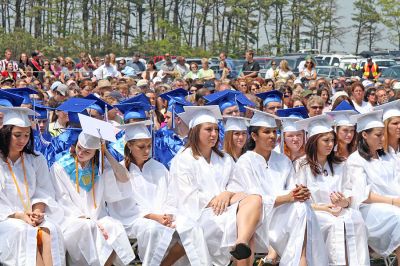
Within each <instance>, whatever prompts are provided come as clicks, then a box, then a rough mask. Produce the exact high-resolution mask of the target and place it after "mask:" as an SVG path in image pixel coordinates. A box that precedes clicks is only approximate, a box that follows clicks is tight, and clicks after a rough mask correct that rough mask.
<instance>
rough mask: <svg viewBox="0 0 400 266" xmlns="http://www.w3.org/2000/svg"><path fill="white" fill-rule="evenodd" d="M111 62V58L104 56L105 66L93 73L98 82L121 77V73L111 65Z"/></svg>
mask: <svg viewBox="0 0 400 266" xmlns="http://www.w3.org/2000/svg"><path fill="white" fill-rule="evenodd" d="M110 62H111V58H110V56H109V55H106V56H104V64H103V65H101V66H100V67H99V68H97V69H96V70H95V71H94V72H93V75H94V76H95V77H96V79H97V80H101V79H106V78H114V77H120V76H121V73H119V72H118V70H116V69H115V67H113V66H112V65H111V64H110Z"/></svg>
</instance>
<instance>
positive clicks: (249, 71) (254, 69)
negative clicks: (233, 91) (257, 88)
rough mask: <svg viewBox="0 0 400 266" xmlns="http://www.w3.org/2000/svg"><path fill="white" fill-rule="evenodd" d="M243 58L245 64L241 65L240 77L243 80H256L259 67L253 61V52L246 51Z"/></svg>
mask: <svg viewBox="0 0 400 266" xmlns="http://www.w3.org/2000/svg"><path fill="white" fill-rule="evenodd" d="M245 57H246V62H245V63H244V64H243V67H242V73H241V76H242V77H244V78H256V77H257V76H258V71H260V65H259V64H258V62H256V61H254V58H253V57H254V51H253V50H248V51H247V52H246V54H245Z"/></svg>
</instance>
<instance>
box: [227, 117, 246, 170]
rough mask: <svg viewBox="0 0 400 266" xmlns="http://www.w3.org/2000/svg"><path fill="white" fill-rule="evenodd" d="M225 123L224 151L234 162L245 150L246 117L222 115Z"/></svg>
mask: <svg viewBox="0 0 400 266" xmlns="http://www.w3.org/2000/svg"><path fill="white" fill-rule="evenodd" d="M223 117H224V120H225V123H224V129H225V138H224V145H223V147H224V152H226V153H227V154H229V155H230V156H231V157H232V159H233V160H234V161H235V162H236V161H237V160H238V159H239V157H240V156H241V155H243V153H244V152H245V150H246V147H245V146H246V142H247V127H248V124H249V120H250V119H248V118H245V117H240V116H223Z"/></svg>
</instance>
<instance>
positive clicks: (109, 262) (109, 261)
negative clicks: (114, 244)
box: [104, 251, 117, 266]
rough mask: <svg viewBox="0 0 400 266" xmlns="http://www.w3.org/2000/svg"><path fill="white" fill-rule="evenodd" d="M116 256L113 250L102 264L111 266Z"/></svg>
mask: <svg viewBox="0 0 400 266" xmlns="http://www.w3.org/2000/svg"><path fill="white" fill-rule="evenodd" d="M116 256H117V253H115V251H113V252H112V253H111V255H110V257H109V258H108V259H107V261H106V263H105V264H104V266H112V265H113V262H114V260H115V257H116Z"/></svg>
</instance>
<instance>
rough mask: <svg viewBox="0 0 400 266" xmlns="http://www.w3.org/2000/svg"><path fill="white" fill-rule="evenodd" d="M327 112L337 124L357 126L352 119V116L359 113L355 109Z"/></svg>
mask: <svg viewBox="0 0 400 266" xmlns="http://www.w3.org/2000/svg"><path fill="white" fill-rule="evenodd" d="M325 114H327V115H329V116H330V117H332V118H333V120H334V121H335V126H337V127H339V126H355V124H356V123H355V122H354V121H353V120H352V119H350V116H352V115H356V114H358V112H357V111H354V110H343V111H331V112H326V113H325Z"/></svg>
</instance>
